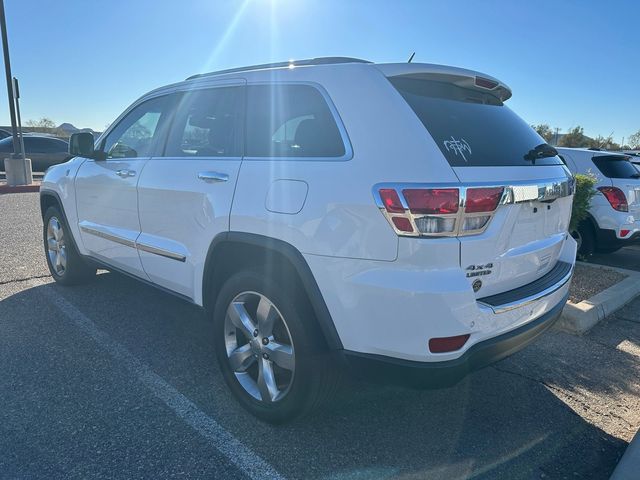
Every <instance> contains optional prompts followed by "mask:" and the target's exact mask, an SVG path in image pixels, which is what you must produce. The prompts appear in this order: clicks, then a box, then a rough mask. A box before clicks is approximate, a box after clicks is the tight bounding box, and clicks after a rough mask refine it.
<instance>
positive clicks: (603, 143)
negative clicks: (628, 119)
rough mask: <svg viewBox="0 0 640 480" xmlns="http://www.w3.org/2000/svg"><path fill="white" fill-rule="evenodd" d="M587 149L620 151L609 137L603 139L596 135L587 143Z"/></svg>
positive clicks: (617, 145) (618, 146)
mask: <svg viewBox="0 0 640 480" xmlns="http://www.w3.org/2000/svg"><path fill="white" fill-rule="evenodd" d="M589 148H602V149H604V150H620V145H619V144H617V143H616V142H614V141H613V138H612V137H611V135H609V136H608V137H603V136H602V135H598V136H597V137H596V138H594V139H593V140H591V141H590V142H589Z"/></svg>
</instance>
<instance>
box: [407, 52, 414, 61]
mask: <svg viewBox="0 0 640 480" xmlns="http://www.w3.org/2000/svg"><path fill="white" fill-rule="evenodd" d="M415 56H416V52H413V53H412V54H411V56H410V57H409V61H408V62H407V63H411V60H413V57H415Z"/></svg>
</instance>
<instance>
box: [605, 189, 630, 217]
mask: <svg viewBox="0 0 640 480" xmlns="http://www.w3.org/2000/svg"><path fill="white" fill-rule="evenodd" d="M598 190H600V192H601V193H602V194H603V195H604V196H605V198H606V199H607V200H608V201H609V203H610V204H611V207H612V208H613V209H614V210H617V211H619V212H628V211H629V205H628V204H627V197H626V196H625V194H624V192H623V191H622V190H620V189H619V188H618V187H598Z"/></svg>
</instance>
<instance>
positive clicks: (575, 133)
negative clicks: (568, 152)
mask: <svg viewBox="0 0 640 480" xmlns="http://www.w3.org/2000/svg"><path fill="white" fill-rule="evenodd" d="M558 146H560V147H572V148H588V147H590V146H591V142H590V139H589V137H587V136H586V135H585V134H584V128H582V127H581V126H579V125H578V126H577V127H574V128H572V129H571V130H569V132H568V133H566V134H565V135H563V136H562V138H561V139H560V140H559V141H558Z"/></svg>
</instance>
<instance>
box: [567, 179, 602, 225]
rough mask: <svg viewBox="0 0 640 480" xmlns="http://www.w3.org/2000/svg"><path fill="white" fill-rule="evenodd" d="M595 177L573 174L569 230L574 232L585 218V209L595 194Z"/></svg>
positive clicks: (586, 209) (587, 208)
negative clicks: (573, 185)
mask: <svg viewBox="0 0 640 480" xmlns="http://www.w3.org/2000/svg"><path fill="white" fill-rule="evenodd" d="M595 185H596V178H595V177H594V176H593V175H583V174H580V173H579V174H577V175H576V176H575V192H574V193H573V209H572V210H571V221H570V222H569V231H570V232H574V231H576V230H577V229H578V225H580V222H582V221H583V220H584V219H585V218H587V211H588V210H589V205H590V204H591V198H592V197H593V196H594V195H595V194H596V190H595V188H594V187H595Z"/></svg>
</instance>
